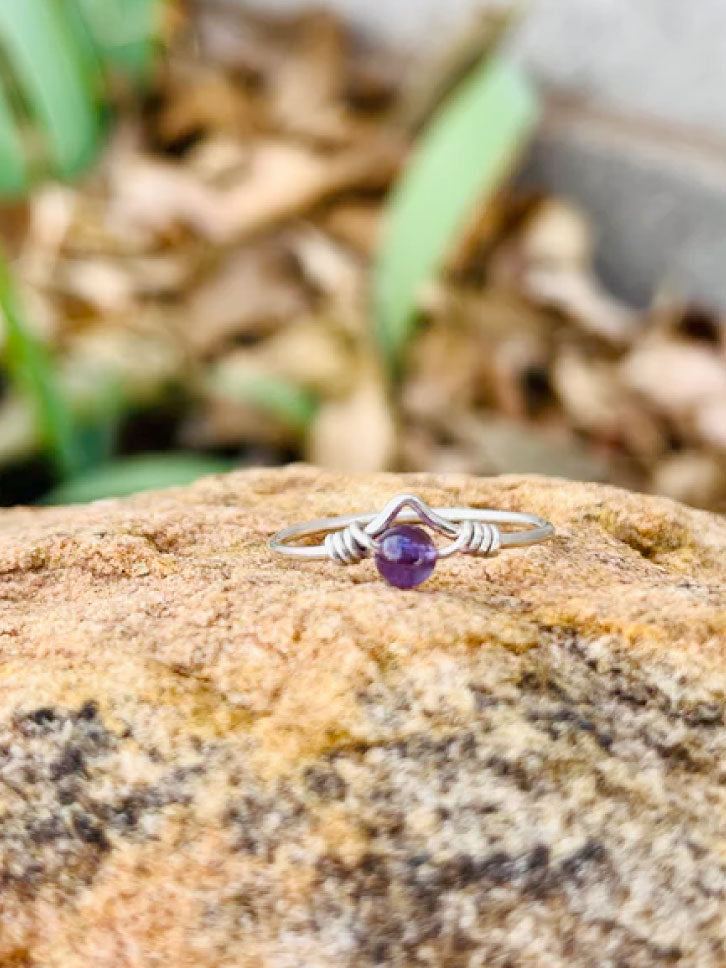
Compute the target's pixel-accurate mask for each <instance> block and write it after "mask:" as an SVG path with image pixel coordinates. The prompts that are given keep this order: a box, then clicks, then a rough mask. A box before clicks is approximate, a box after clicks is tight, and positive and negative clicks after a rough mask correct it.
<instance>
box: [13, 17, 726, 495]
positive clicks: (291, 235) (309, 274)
mask: <svg viewBox="0 0 726 968" xmlns="http://www.w3.org/2000/svg"><path fill="white" fill-rule="evenodd" d="M509 22H510V17H509V15H505V14H502V13H497V14H491V13H490V14H486V15H481V16H480V17H478V18H477V19H476V20H475V21H474V22H473V23H470V24H468V25H467V26H466V29H465V31H464V32H463V33H462V34H461V35H460V36H459V37H458V38H454V39H453V41H452V43H451V44H450V46H448V47H447V48H446V49H445V50H444V51H443V52H442V53H441V54H440V56H438V57H437V58H436V59H435V60H433V61H431V60H429V61H427V62H426V63H425V64H415V63H413V62H412V61H410V60H409V59H407V58H404V57H402V56H401V55H400V54H399V53H398V52H397V51H394V50H390V49H386V48H385V47H383V46H382V45H381V44H373V43H372V42H370V41H369V40H367V39H366V38H363V37H360V36H357V35H355V34H353V33H351V32H350V31H349V30H348V29H347V28H346V25H344V24H343V23H341V22H340V20H339V19H337V18H336V17H335V16H334V15H333V14H331V13H328V12H325V11H320V10H318V11H313V12H304V13H301V14H299V15H297V16H294V17H287V18H282V17H280V16H272V15H270V14H269V13H264V12H262V11H261V10H259V9H258V10H254V9H247V8H246V7H245V8H243V7H242V6H241V5H236V6H234V7H232V6H230V5H229V4H228V3H224V2H221V0H188V2H187V3H171V2H168V3H165V2H164V0H65V2H63V3H48V2H47V0H4V3H3V5H2V6H1V7H0V82H1V83H0V193H2V194H3V195H4V196H5V199H6V201H5V203H4V204H3V206H2V212H1V213H0V229H1V230H2V235H3V237H4V240H5V247H6V252H7V259H6V264H5V265H0V311H1V313H2V317H3V319H4V324H5V325H4V330H3V337H2V338H3V342H2V368H3V372H4V375H5V377H6V383H5V385H4V386H3V387H2V395H0V502H2V503H5V504H10V503H14V502H19V501H22V502H30V501H39V500H43V501H85V500H92V499H94V498H99V497H105V496H109V495H116V494H127V493H132V492H134V491H135V490H139V489H142V488H149V487H160V486H166V485H169V484H175V483H183V482H186V481H188V480H191V479H193V478H195V477H196V476H199V475H200V474H202V473H205V472H208V471H210V472H212V471H217V470H221V469H225V468H227V467H231V466H240V465H244V464H250V463H279V462H282V461H286V460H290V459H299V458H302V459H306V460H311V461H313V462H316V463H320V464H324V465H327V466H331V467H339V468H343V469H348V470H376V469H384V468H402V469H413V470H431V471H437V472H438V471H447V470H462V471H468V472H473V473H499V472H503V471H540V472H543V473H555V474H562V475H564V476H571V477H578V478H586V479H609V480H613V481H616V482H620V483H624V484H627V485H629V486H633V487H637V488H642V489H646V490H658V491H662V492H664V493H669V494H672V495H673V496H675V497H678V498H681V499H683V500H687V501H690V502H692V503H696V504H702V505H704V506H709V507H722V506H723V505H724V503H725V502H726V484H725V483H724V481H725V477H726V475H724V467H725V466H726V465H725V462H724V453H726V439H725V438H726V365H725V364H724V346H723V339H722V331H723V330H722V326H721V324H720V320H719V319H718V318H717V317H716V316H715V315H713V314H711V313H709V312H708V311H706V310H703V309H701V308H698V307H693V306H687V305H682V304H680V303H679V302H678V300H677V299H676V298H674V297H673V296H670V297H669V298H668V299H665V298H662V297H661V298H657V299H656V300H655V301H654V303H653V305H652V306H651V307H649V308H648V309H647V310H645V311H639V312H636V311H634V310H632V309H630V308H629V307H628V306H625V305H622V304H620V303H619V302H618V301H616V300H615V299H613V298H612V297H611V296H610V295H609V294H608V293H607V292H605V291H604V290H603V289H602V287H601V286H600V284H599V283H598V281H597V279H596V278H595V277H594V275H593V271H592V231H591V228H592V227H591V226H590V225H589V224H588V222H587V220H586V219H585V218H584V217H583V215H582V214H581V213H580V212H579V211H577V210H576V209H574V208H573V207H572V206H570V205H568V204H566V203H564V202H562V201H560V200H558V199H553V198H549V197H544V196H541V195H534V194H532V193H531V192H524V191H522V190H521V189H520V188H518V186H517V183H516V179H515V180H514V181H513V180H512V179H513V176H514V175H515V173H516V169H517V166H518V163H519V162H520V160H521V158H522V157H523V155H524V153H525V152H526V148H527V144H528V141H529V139H530V138H531V136H532V135H533V132H534V131H535V127H536V123H537V114H538V112H537V99H536V96H535V93H534V91H533V90H532V88H531V86H530V85H529V83H528V82H527V79H526V78H525V77H523V76H522V75H521V73H519V72H518V71H517V70H516V69H515V68H514V67H513V66H512V65H511V64H510V63H508V62H507V61H506V59H504V58H503V56H502V54H501V44H500V41H501V39H502V37H503V36H505V35H506V32H507V29H508V27H509Z"/></svg>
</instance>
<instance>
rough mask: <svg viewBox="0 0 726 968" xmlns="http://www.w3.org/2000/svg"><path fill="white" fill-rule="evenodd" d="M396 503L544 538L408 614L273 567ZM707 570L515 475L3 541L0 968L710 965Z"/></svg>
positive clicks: (678, 525)
mask: <svg viewBox="0 0 726 968" xmlns="http://www.w3.org/2000/svg"><path fill="white" fill-rule="evenodd" d="M403 489H405V490H408V491H411V490H412V491H415V492H417V493H419V494H420V495H421V496H422V497H423V498H424V499H425V500H427V501H429V502H431V503H434V504H441V503H443V504H449V503H457V504H458V503H476V504H483V505H487V504H492V505H496V506H500V507H505V508H517V509H520V508H522V509H528V510H531V511H534V512H535V513H538V514H542V515H545V516H546V517H549V518H551V519H552V520H553V521H554V522H555V523H556V524H557V526H558V537H557V538H556V540H554V541H552V542H550V543H548V544H543V545H538V546H536V547H533V548H530V549H527V550H523V551H520V552H510V553H504V554H502V555H500V556H499V557H497V558H495V559H492V560H491V561H489V562H484V561H481V560H476V559H470V558H464V557H458V558H454V559H451V560H450V561H448V562H442V563H441V564H440V565H439V567H438V568H437V570H436V573H435V575H434V576H433V577H432V578H431V579H430V581H429V582H427V583H426V584H425V585H422V586H421V587H420V588H419V589H418V590H416V591H411V592H402V591H398V590H396V589H395V588H391V587H389V586H387V585H386V584H385V583H384V582H382V581H381V580H380V578H379V577H378V575H377V573H376V571H375V567H374V565H373V563H372V562H370V561H368V562H364V563H363V564H361V565H359V566H356V567H352V568H340V567H337V566H335V565H333V564H329V563H326V562H317V563H309V564H298V563H295V562H292V561H288V560H285V559H279V560H278V559H275V558H273V557H272V556H271V555H270V554H269V553H268V551H267V549H266V545H265V539H266V538H267V536H268V535H270V534H271V533H272V532H273V531H275V530H276V529H277V528H279V527H282V526H283V525H284V524H286V523H289V522H293V521H296V520H300V519H306V518H309V517H315V516H318V515H322V514H332V513H342V512H345V511H349V510H351V509H356V508H360V509H368V508H372V509H373V508H376V507H378V506H380V505H381V504H382V503H383V502H384V501H385V499H387V498H388V497H390V496H391V495H392V494H393V493H395V492H397V491H400V490H403ZM725 552H726V522H724V520H722V519H719V518H717V517H715V516H713V515H709V514H706V513H704V512H698V511H693V510H689V509H688V508H686V507H683V506H680V505H678V504H675V503H673V502H671V501H668V500H666V499H662V498H653V497H645V496H640V495H634V494H629V493H627V492H624V491H620V490H616V489H614V488H608V487H603V486H600V485H594V484H592V485H590V484H588V485H585V484H574V483H566V482H563V481H559V480H549V479H546V478H528V477H503V478H497V479H489V480H476V479H472V478H466V477H463V476H456V477H447V478H434V477H431V476H412V477H407V478H401V477H396V476H393V475H390V476H386V475H379V476H370V477H357V478H354V477H344V476H342V475H334V474H331V473H325V472H322V471H316V470H312V469H308V468H304V467H292V468H288V469H284V470H260V471H249V472H241V473H237V474H232V475H229V476H224V477H218V478H211V479H208V480H205V481H202V482H200V483H199V484H197V485H195V486H193V487H191V488H187V489H180V490H177V491H170V492H164V493H159V494H149V495H141V496H138V497H136V498H133V499H131V500H126V501H106V502H99V503H97V504H95V505H90V506H86V507H78V508H70V509H69V508H60V509H49V510H12V511H7V512H3V513H2V514H1V515H0V575H1V578H0V601H1V602H2V604H1V606H0V964H1V965H2V966H3V968H5V966H8V968H11V966H12V968H41V966H42V968H88V966H91V965H92V966H94V968H127V966H129V968H131V966H134V968H147V966H148V968H151V966H156V965H169V966H174V968H177V966H178V968H183V966H195V968H232V966H234V968H248V966H249V968H342V966H346V968H347V966H350V968H368V966H374V965H387V966H396V968H398V966H400V968H404V966H405V968H408V966H416V965H420V966H437V968H474V966H477V968H479V966H484V965H486V966H494V965H501V966H504V965H510V966H525V965H526V966H535V968H538V966H542V968H545V966H546V968H560V966H562V968H565V966H567V968H579V966H588V968H589V966H592V968H596V966H597V968H600V966H605V965H608V966H615V965H618V966H624V965H627V966H628V968H639V966H650V965H663V964H673V965H682V966H696V965H698V966H699V968H711V966H713V968H716V966H723V964H724V961H725V959H726V919H725V917H724V911H725V910H726V723H725V719H724V716H725V709H726V704H725V702H724V697H725V695H726V647H725V643H726V607H725V606H726V601H725V598H726V596H725V595H724V576H725V574H726V564H725V560H726V559H725Z"/></svg>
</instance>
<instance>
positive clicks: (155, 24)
mask: <svg viewBox="0 0 726 968" xmlns="http://www.w3.org/2000/svg"><path fill="white" fill-rule="evenodd" d="M71 2H72V5H73V6H74V7H75V8H76V10H77V11H78V12H79V13H80V15H81V17H82V18H83V20H84V21H85V23H86V24H87V28H88V31H89V33H90V35H91V36H92V37H93V39H94V42H95V44H96V47H97V49H98V51H99V54H100V56H101V58H102V60H103V61H104V63H105V64H106V65H107V66H109V67H111V68H112V69H116V70H121V71H123V73H125V74H126V75H129V76H131V77H135V78H138V79H143V78H144V77H146V76H147V74H148V72H149V68H150V66H151V63H152V61H153V54H154V43H155V41H156V38H157V36H158V34H159V26H160V20H161V13H162V3H161V2H160V0H71Z"/></svg>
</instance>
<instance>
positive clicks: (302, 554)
mask: <svg viewBox="0 0 726 968" xmlns="http://www.w3.org/2000/svg"><path fill="white" fill-rule="evenodd" d="M394 522H395V523H397V524H398V523H401V524H410V523H414V522H415V523H417V524H424V525H427V526H428V527H429V528H430V529H431V530H433V531H436V532H438V533H439V534H442V535H444V537H446V538H448V539H449V543H448V544H447V545H444V546H443V547H441V548H436V549H434V551H433V552H431V554H432V556H433V557H434V558H436V559H439V558H448V557H449V556H450V555H453V554H456V553H457V552H459V553H463V554H474V555H480V556H482V557H484V556H489V555H494V554H496V553H497V551H499V549H500V548H521V547H524V546H526V545H532V544H536V543H537V542H539V541H545V540H546V539H547V538H551V537H552V536H553V535H554V533H555V529H554V527H553V525H552V524H550V522H549V521H545V520H544V518H540V517H537V515H535V514H527V513H525V512H523V511H498V510H493V509H491V508H467V507H452V508H430V507H428V505H427V504H425V503H424V502H423V501H422V500H421V499H420V498H418V497H416V496H415V495H413V494H399V495H397V496H396V497H394V498H392V499H391V500H390V501H389V502H388V503H387V504H386V506H385V507H384V508H383V510H382V511H377V512H370V513H365V514H345V515H341V516H339V517H332V518H319V519H318V520H316V521H306V522H305V523H303V524H294V525H292V526H291V527H289V528H284V529H283V530H282V531H279V532H278V533H277V534H276V535H275V536H274V537H273V538H271V539H270V543H269V544H270V548H271V549H272V551H275V552H277V553H279V554H282V555H287V556H288V557H290V558H300V559H305V560H308V561H309V560H321V559H323V560H324V559H329V560H331V561H335V562H338V563H339V564H345V565H348V564H356V563H357V562H359V561H361V560H362V559H363V558H367V557H369V556H370V555H376V556H379V555H381V554H382V541H381V540H379V539H381V538H383V537H385V534H386V532H387V531H388V529H389V528H390V526H391V525H392V524H394ZM499 525H512V526H513V527H515V528H517V530H514V531H501V530H500V528H499ZM317 534H324V535H325V539H324V540H323V541H322V542H321V543H320V544H312V545H310V544H296V543H294V542H296V541H297V540H298V539H300V538H306V537H311V536H314V535H317Z"/></svg>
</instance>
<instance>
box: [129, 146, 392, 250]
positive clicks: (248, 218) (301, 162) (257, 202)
mask: <svg viewBox="0 0 726 968" xmlns="http://www.w3.org/2000/svg"><path fill="white" fill-rule="evenodd" d="M399 155H400V151H399V149H398V148H397V147H396V146H395V145H391V144H380V145H373V146H371V147H368V148H367V150H365V151H361V150H360V149H357V150H356V151H354V152H351V153H350V154H341V155H339V156H334V157H325V156H322V155H319V154H316V153H314V152H312V151H310V150H307V149H305V148H302V147H300V146H298V145H293V144H290V143H286V142H282V141H258V142H255V143H253V144H252V145H251V146H250V153H249V160H248V164H247V167H246V169H245V171H244V173H243V174H242V175H240V178H239V180H238V182H237V183H236V184H234V185H232V186H230V187H228V188H225V189H219V188H215V187H214V186H211V185H208V184H205V183H204V182H202V181H201V180H200V179H198V178H196V177H194V176H193V175H192V174H191V173H190V172H189V171H188V170H185V169H183V168H180V167H178V166H176V165H172V164H169V163H167V162H161V161H157V160H155V159H152V158H150V157H147V156H143V155H139V154H135V155H129V156H127V157H125V158H124V157H122V158H116V159H115V160H114V164H113V166H112V171H111V178H112V180H113V187H112V191H113V204H114V217H115V219H116V220H117V222H118V223H119V224H120V225H122V226H129V227H130V228H132V229H133V228H134V227H141V228H142V229H145V230H147V231H150V232H153V233H156V234H163V233H165V232H166V231H168V230H169V229H171V228H173V227H174V226H176V225H180V224H181V225H187V226H188V227H190V228H191V229H193V230H194V231H196V232H198V233H199V234H201V235H202V236H204V237H205V238H207V239H209V240H211V241H213V242H215V243H217V244H221V243H229V242H231V241H233V240H235V239H241V238H244V237H247V236H249V235H251V234H252V233H254V232H257V231H260V230H261V229H264V228H270V227H272V226H274V225H276V224H278V223H279V222H280V221H282V220H284V219H288V218H291V217H293V216H298V215H301V214H303V213H305V212H307V211H308V210H309V209H310V208H312V207H313V206H314V205H316V204H317V203H319V202H320V201H322V200H323V199H324V198H326V197H328V196H331V195H334V194H337V193H339V192H341V191H343V190H345V189H346V188H348V187H352V186H363V185H367V184H380V183H383V182H385V181H386V180H387V179H388V178H389V177H390V174H391V171H392V169H393V168H394V167H395V166H396V165H397V163H398V159H399Z"/></svg>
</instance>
